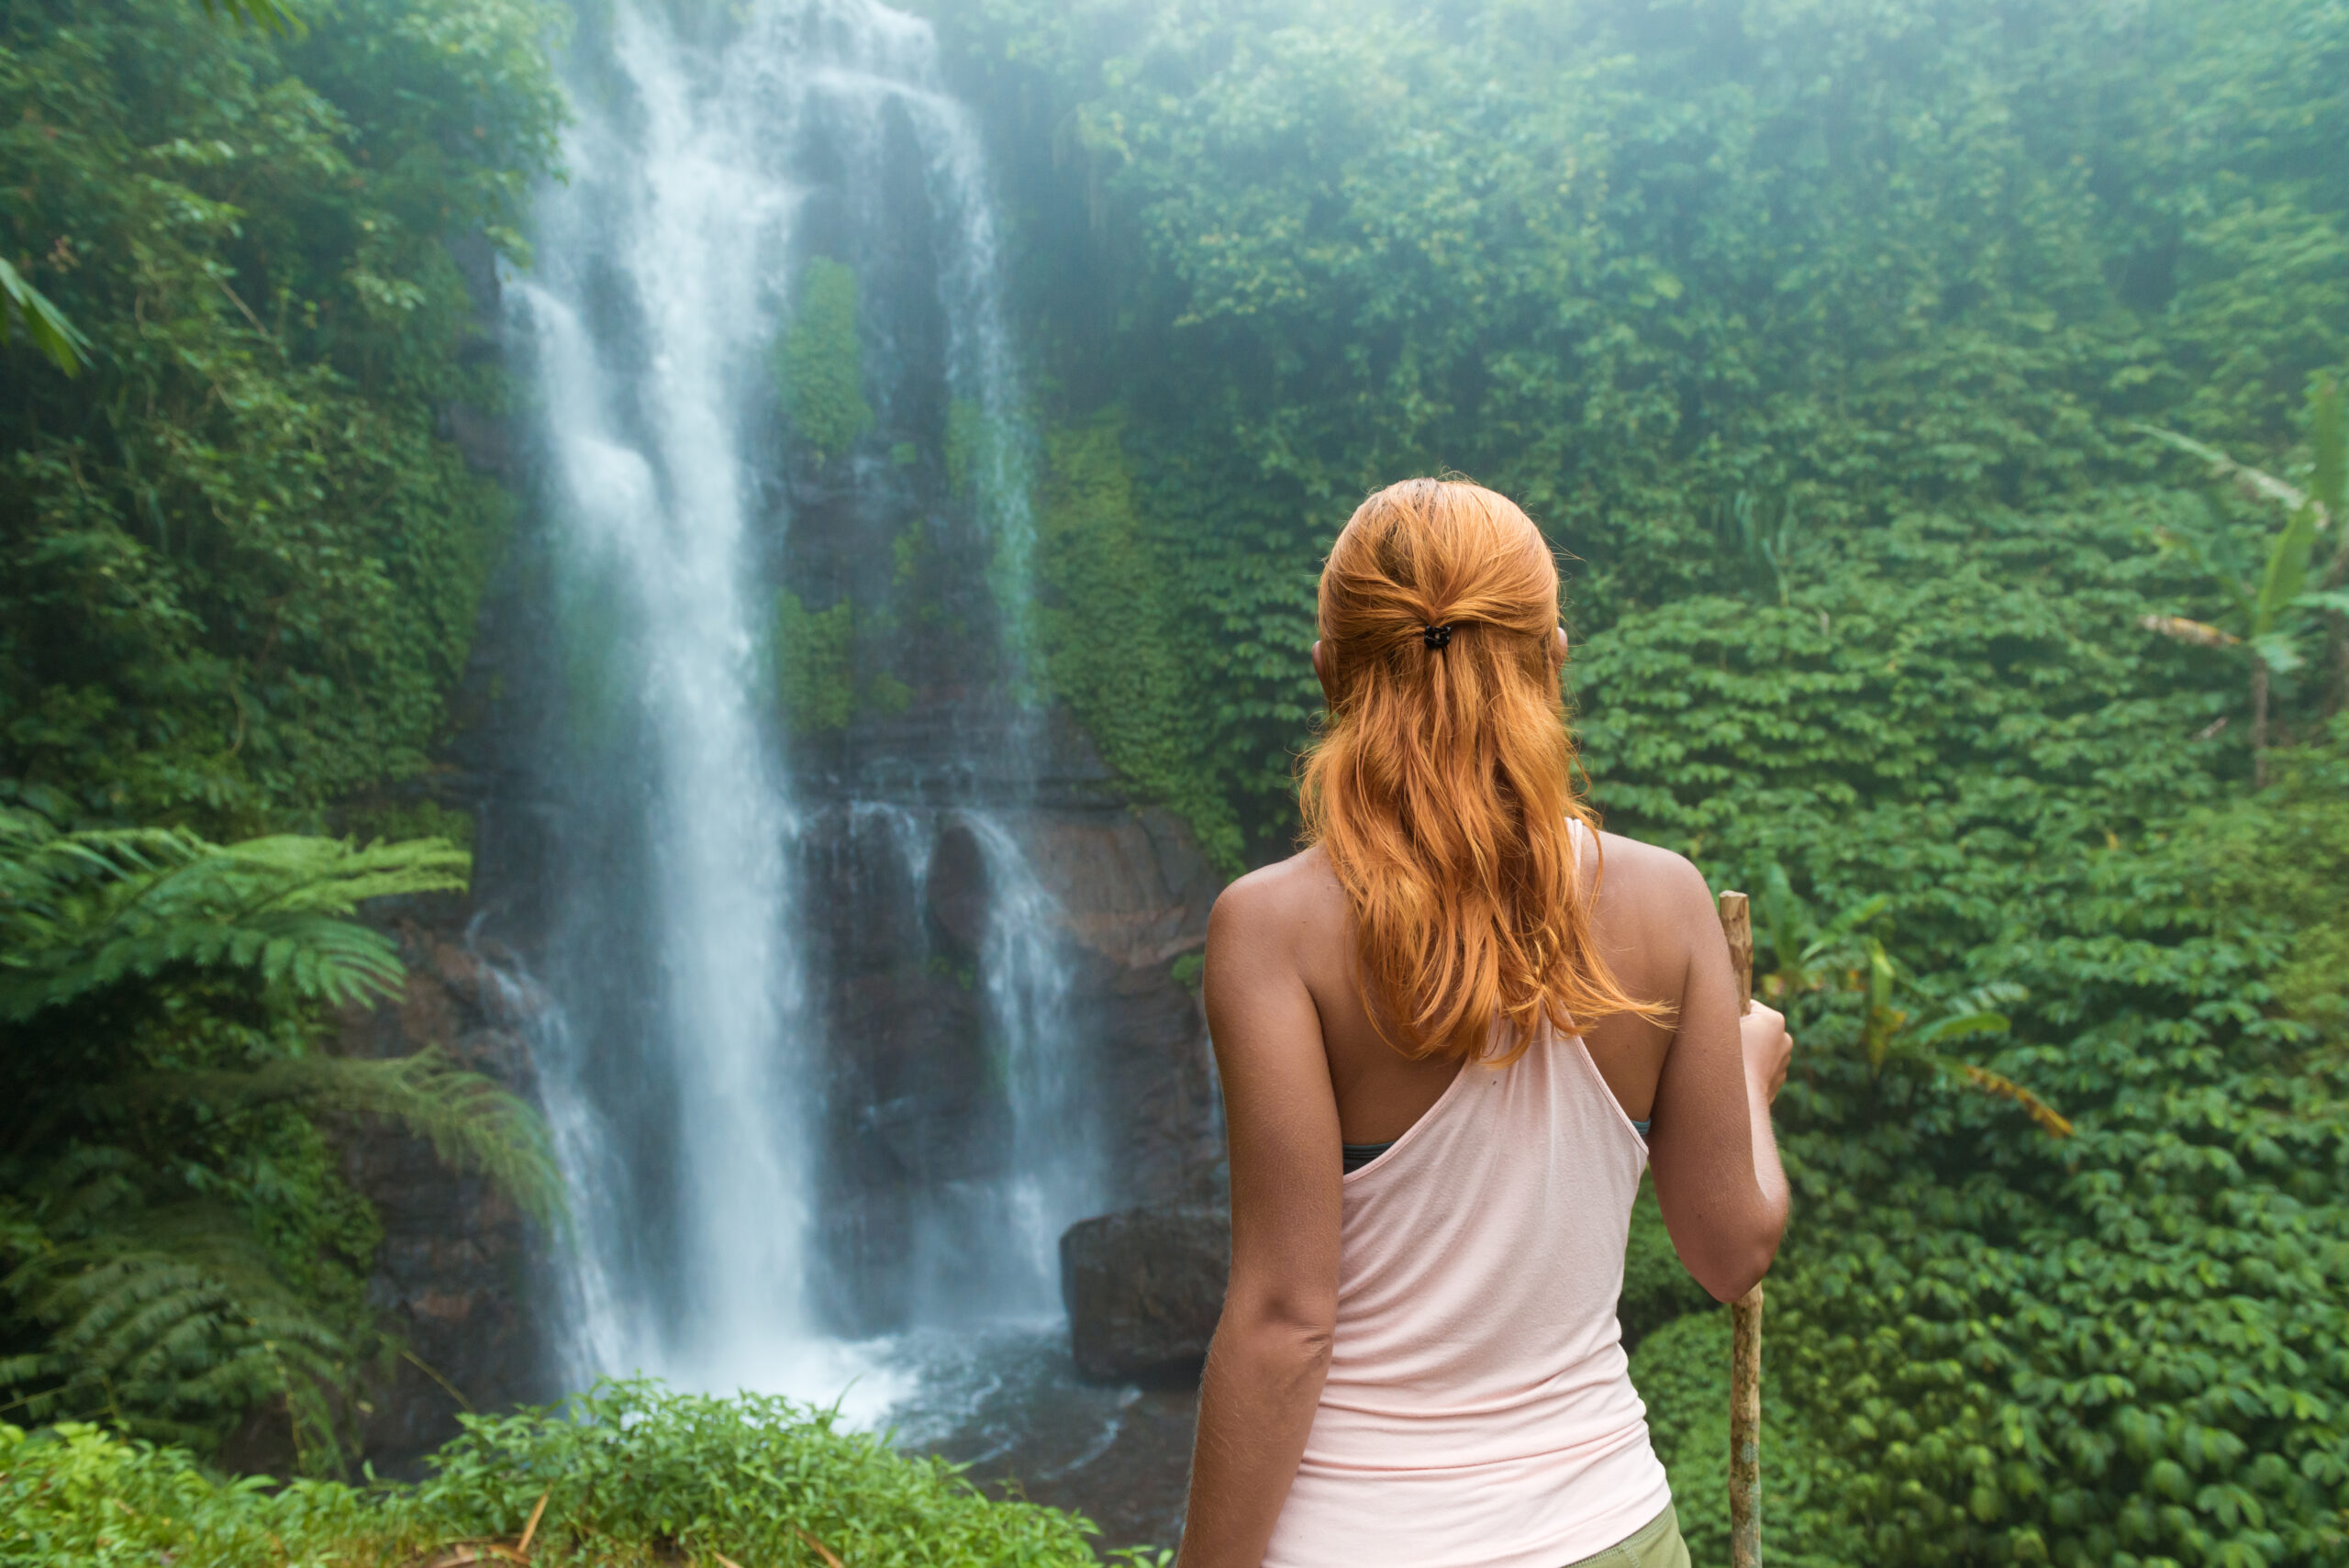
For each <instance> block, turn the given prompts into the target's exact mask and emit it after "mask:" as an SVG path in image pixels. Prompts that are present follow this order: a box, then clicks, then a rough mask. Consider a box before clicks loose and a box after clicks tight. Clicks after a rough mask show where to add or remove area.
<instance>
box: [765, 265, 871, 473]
mask: <svg viewBox="0 0 2349 1568" xmlns="http://www.w3.org/2000/svg"><path fill="white" fill-rule="evenodd" d="M856 290H857V284H856V273H855V272H854V270H853V269H852V268H850V267H849V266H847V265H846V264H845V263H843V262H840V261H831V260H829V259H828V258H825V257H820V256H819V257H817V258H815V259H814V260H812V261H809V262H808V263H807V272H806V273H805V275H804V276H803V277H802V278H801V279H800V283H799V301H798V305H797V308H796V310H795V311H794V312H793V314H792V318H791V324H790V326H788V327H787V328H785V329H784V334H783V340H782V341H781V342H780V343H779V344H777V345H776V348H775V380H776V384H777V386H778V387H779V388H780V389H781V391H782V395H783V411H784V417H785V418H787V419H789V420H790V421H791V425H792V428H793V429H795V430H796V431H797V432H798V435H799V439H801V440H803V441H806V442H807V444H808V445H809V446H811V447H813V448H815V449H816V451H817V452H818V455H820V456H823V457H827V458H832V457H838V456H840V454H841V453H842V452H844V451H846V450H848V449H849V448H850V447H852V446H853V445H854V444H855V443H856V439H857V438H858V437H859V436H862V435H863V434H864V433H865V431H867V430H869V429H871V428H873V407H872V405H870V404H868V403H866V402H865V401H864V353H863V349H862V347H861V346H860V345H859V343H858V341H857V336H856Z"/></svg>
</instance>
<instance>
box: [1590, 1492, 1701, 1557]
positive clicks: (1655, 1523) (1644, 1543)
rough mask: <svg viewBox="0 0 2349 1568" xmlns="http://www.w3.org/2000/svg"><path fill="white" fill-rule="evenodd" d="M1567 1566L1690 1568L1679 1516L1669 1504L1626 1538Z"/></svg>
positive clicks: (1686, 1545) (1686, 1544)
mask: <svg viewBox="0 0 2349 1568" xmlns="http://www.w3.org/2000/svg"><path fill="white" fill-rule="evenodd" d="M1565 1568H1688V1543H1687V1541H1684V1540H1681V1539H1680V1516H1679V1515H1678V1514H1675V1513H1674V1512H1673V1511H1672V1505H1671V1504H1669V1503H1666V1504H1665V1505H1664V1512H1662V1513H1660V1514H1658V1515H1656V1517H1655V1518H1652V1519H1650V1520H1649V1521H1648V1522H1647V1523H1645V1524H1643V1525H1642V1526H1641V1527H1640V1528H1639V1529H1636V1530H1633V1531H1632V1532H1631V1534H1630V1535H1629V1536H1627V1537H1625V1538H1624V1539H1623V1540H1619V1541H1617V1542H1616V1543H1615V1544H1614V1545H1612V1546H1610V1547H1609V1548H1608V1549H1607V1550H1606V1551H1599V1552H1594V1553H1592V1554H1591V1555H1590V1556H1588V1557H1586V1558H1584V1559H1583V1560H1582V1561H1580V1562H1569V1563H1567V1564H1565Z"/></svg>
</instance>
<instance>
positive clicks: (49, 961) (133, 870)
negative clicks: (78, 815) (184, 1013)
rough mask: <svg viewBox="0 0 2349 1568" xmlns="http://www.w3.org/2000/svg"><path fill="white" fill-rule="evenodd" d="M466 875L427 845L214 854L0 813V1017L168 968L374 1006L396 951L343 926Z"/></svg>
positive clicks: (444, 847) (199, 843)
mask: <svg viewBox="0 0 2349 1568" xmlns="http://www.w3.org/2000/svg"><path fill="white" fill-rule="evenodd" d="M470 864H471V862H470V859H469V857H468V856H467V855H466V854H465V852H464V851H462V850H459V849H457V848H456V847H455V846H453V845H451V844H450V843H449V842H448V841H446V840H440V839H425V840H414V841H411V842H406V843H397V844H383V843H375V844H369V845H367V846H365V847H363V848H362V847H360V846H357V845H354V844H351V843H348V842H345V841H342V840H334V839H315V838H304V837H297V836H292V835H280V836H277V837H273V838H265V839H253V840H247V841H245V842H243V843H239V844H231V845H227V846H220V845H213V844H207V843H206V842H204V841H203V840H200V839H197V838H195V837H194V836H193V835H190V834H185V833H181V832H177V831H173V830H168V829H155V828H139V829H126V830H119V831H106V832H82V833H71V834H61V833H58V832H57V831H55V830H54V829H53V828H49V827H48V825H47V824H46V823H44V822H42V821H41V820H40V819H39V818H38V817H32V816H30V815H28V814H27V813H24V812H17V811H0V1020H6V1021H8V1022H12V1023H22V1022H24V1021H25V1020H26V1019H28V1018H32V1017H34V1016H35V1015H37V1014H39V1013H41V1012H44V1011H47V1010H48V1009H50V1008H53V1007H60V1006H68V1005H70V1004H72V1003H74V1002H77V1001H80V1000H82V999H83V998H84V997H87V996H90V995H95V994H96V993H99V992H103V991H106V990H107V989H109V988H112V987H115V986H118V985H122V984H128V983H131V982H136V981H150V980H153V979H156V978H157V977H159V976H161V975H162V974H164V973H168V972H173V971H180V970H193V971H222V970H227V971H237V972H242V973H248V974H250V975H251V976H252V977H253V978H255V979H256V980H258V981H259V982H260V983H261V984H262V985H263V986H265V987H271V988H281V989H284V990H285V991H288V992H290V993H291V994H292V995H295V996H298V997H301V998H304V999H308V1000H316V1001H321V1002H325V1003H328V1004H329V1005H340V1004H342V1003H346V1002H359V1001H365V1000H368V999H371V998H377V997H382V996H385V995H390V994H392V992H393V991H394V990H395V989H396V987H397V986H398V984H399V981H400V977H401V975H402V973H403V971H402V969H401V966H400V963H399V957H398V951H397V949H396V948H395V945H394V944H393V942H392V941H391V940H390V939H389V938H387V937H385V936H384V935H383V933H381V932H379V931H373V930H370V929H367V928H365V927H362V926H359V925H355V924H353V923H351V921H349V920H348V919H345V918H343V917H345V916H348V915H350V914H351V912H352V911H353V910H355V909H356V908H357V907H358V906H360V905H361V904H362V903H364V902H366V901H367V900H369V899H373V898H385V897H392V896H395V895H408V894H418V893H432V892H444V891H450V890H454V889H461V888H462V887H463V886H464V885H465V879H466V874H467V870H468V868H469V866H470Z"/></svg>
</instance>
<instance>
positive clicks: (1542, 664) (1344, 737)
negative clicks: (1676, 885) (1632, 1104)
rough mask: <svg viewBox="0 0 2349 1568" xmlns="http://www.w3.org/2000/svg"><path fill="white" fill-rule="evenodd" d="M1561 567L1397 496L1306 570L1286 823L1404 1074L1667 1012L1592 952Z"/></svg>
mask: <svg viewBox="0 0 2349 1568" xmlns="http://www.w3.org/2000/svg"><path fill="white" fill-rule="evenodd" d="M1557 626H1558V566H1557V562H1556V561H1555V560H1553V558H1552V556H1551V553H1550V550H1549V547H1548V546H1547V545H1546V544H1545V543H1544V542H1543V540H1542V535H1541V532H1540V530H1538V529H1537V528H1534V526H1533V523H1532V520H1531V518H1529V517H1526V515H1525V514H1524V513H1523V512H1521V511H1520V510H1519V509H1518V507H1517V506H1516V505H1515V504H1514V503H1512V502H1510V501H1509V500H1508V498H1507V497H1505V496H1501V495H1496V494H1494V493H1493V492H1492V491H1490V490H1486V489H1485V488H1484V487H1483V486H1481V485H1477V484H1466V483H1464V482H1462V481H1457V480H1443V479H1407V480H1405V481H1403V482H1402V483H1401V484H1391V485H1388V486H1387V487H1386V489H1384V490H1381V491H1379V492H1378V493H1377V494H1376V495H1373V496H1371V497H1370V499H1369V500H1367V501H1364V503H1363V504H1362V506H1360V507H1359V508H1357V509H1356V510H1355V512H1354V515H1353V518H1352V519H1351V520H1350V521H1348V522H1347V524H1346V527H1345V530H1344V531H1343V532H1342V533H1341V534H1340V535H1339V536H1338V542H1337V543H1336V545H1335V546H1333V547H1332V548H1331V549H1330V559H1329V562H1328V563H1327V564H1326V565H1324V566H1323V567H1322V569H1321V595H1320V630H1321V657H1322V672H1323V677H1324V680H1325V682H1326V684H1327V685H1328V687H1329V694H1330V709H1329V717H1328V718H1327V720H1326V721H1325V723H1324V725H1323V728H1322V731H1321V734H1320V737H1319V740H1316V742H1315V743H1314V745H1313V748H1312V750H1311V751H1309V752H1308V754H1307V756H1306V758H1305V762H1304V767H1303V770H1302V773H1301V775H1300V778H1299V788H1298V802H1297V803H1298V806H1299V807H1300V808H1301V810H1302V812H1303V815H1304V819H1305V838H1306V841H1307V842H1308V843H1312V844H1319V846H1320V847H1321V848H1322V850H1323V851H1324V852H1325V853H1327V854H1328V855H1329V857H1330V864H1331V866H1333V867H1334V868H1335V869H1336V871H1337V873H1338V878H1339V880H1340V881H1341V883H1342V884H1344V886H1345V890H1346V896H1347V899H1348V902H1349V903H1350V904H1351V905H1352V906H1353V916H1354V922H1355V940H1356V944H1357V950H1358V951H1359V954H1360V958H1361V964H1362V978H1363V984H1364V992H1365V999H1366V1000H1367V1001H1368V1002H1369V1003H1370V1004H1371V1006H1370V1014H1371V1017H1372V1018H1374V1019H1375V1020H1377V1022H1378V1027H1379V1029H1380V1032H1381V1033H1382V1034H1385V1035H1386V1038H1387V1040H1388V1041H1389V1043H1391V1044H1393V1045H1394V1046H1396V1047H1397V1049H1398V1050H1400V1051H1403V1052H1404V1054H1406V1055H1408V1056H1413V1057H1430V1056H1455V1057H1458V1056H1471V1055H1475V1054H1477V1053H1479V1052H1481V1051H1485V1050H1486V1048H1487V1045H1488V1042H1489V1041H1491V1040H1492V1036H1493V1031H1494V1027H1495V1025H1497V1024H1498V1023H1501V1022H1504V1021H1506V1023H1507V1024H1508V1026H1509V1029H1510V1031H1511V1039H1510V1040H1509V1041H1508V1044H1507V1047H1506V1054H1505V1055H1502V1056H1498V1057H1496V1058H1494V1060H1497V1061H1513V1060H1515V1059H1516V1057H1517V1056H1519V1055H1520V1054H1521V1053H1522V1052H1523V1051H1525V1050H1526V1048H1527V1047H1528V1046H1529V1045H1531V1043H1532V1041H1533V1040H1534V1038H1535V1036H1536V1032H1537V1030H1538V1029H1539V1027H1540V1026H1541V1024H1542V1022H1543V1021H1544V1020H1545V1019H1546V1020H1548V1021H1549V1022H1551V1023H1553V1024H1554V1025H1557V1026H1558V1027H1560V1028H1575V1027H1577V1022H1576V1021H1577V1020H1579V1023H1580V1024H1582V1025H1586V1024H1588V1023H1590V1022H1593V1021H1595V1020H1596V1019H1598V1018H1603V1017H1606V1016H1608V1015H1609V1014H1614V1013H1623V1012H1635V1013H1640V1014H1642V1015H1646V1016H1651V1017H1652V1016H1654V1015H1656V1014H1657V1013H1659V1012H1661V1011H1662V1010H1663V1009H1661V1008H1659V1007H1658V1006H1655V1005H1654V1004H1651V1003H1643V1002H1641V1001H1638V1000H1636V999H1634V998H1632V997H1631V996H1630V995H1627V994H1625V992H1624V991H1623V989H1622V987H1621V986H1620V984H1617V982H1616V980H1615V977H1614V976H1613V975H1612V974H1611V973H1609V972H1608V969H1607V966H1606V964H1605V963H1604V962H1602V961H1601V960H1600V958H1599V956H1598V951H1597V949H1596V947H1595V946H1594V945H1593V943H1592V940H1591V927H1590V910H1591V903H1592V896H1591V895H1592V894H1593V892H1594V891H1595V886H1596V884H1595V880H1594V882H1593V884H1591V885H1587V886H1586V885H1585V884H1584V883H1583V880H1582V878H1581V877H1580V876H1579V875H1578V874H1577V869H1576V865H1575V833H1574V831H1573V829H1572V828H1570V827H1569V826H1568V824H1570V823H1579V824H1581V825H1582V826H1583V827H1584V828H1587V829H1590V830H1591V831H1592V832H1593V833H1594V835H1595V834H1596V831H1597V823H1596V821H1595V819H1594V818H1593V817H1592V814H1591V812H1590V810H1589V808H1588V807H1587V806H1585V805H1584V804H1583V802H1582V801H1581V800H1580V799H1579V798H1577V797H1576V795H1575V791H1574V787H1573V784H1572V779H1571V774H1572V771H1573V768H1574V761H1575V752H1574V742H1573V740H1571V739H1570V738H1569V736H1568V734H1567V732H1566V716H1565V705H1564V700H1563V698H1562V696H1561V694H1560V691H1559V674H1560V665H1559V659H1558V651H1557V650H1558V644H1557Z"/></svg>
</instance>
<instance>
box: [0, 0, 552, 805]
mask: <svg viewBox="0 0 2349 1568" xmlns="http://www.w3.org/2000/svg"><path fill="white" fill-rule="evenodd" d="M556 15H557V13H555V12H554V11H552V10H551V8H547V7H543V6H540V5H537V4H535V3H533V0H492V3H491V4H489V5H486V6H480V5H468V6H452V5H444V4H438V3H435V0H427V3H425V4H422V5H409V4H390V3H384V0H345V3H344V4H341V5H340V6H335V7H332V8H330V9H326V10H321V11H319V12H317V14H316V15H314V16H312V17H311V18H310V20H311V22H312V24H313V25H312V26H311V27H310V28H309V29H308V30H307V32H306V34H304V35H302V36H300V37H299V38H272V37H270V36H268V35H266V34H263V33H261V32H259V31H257V30H255V29H253V28H239V27H235V26H231V25H228V24H227V23H225V22H223V21H222V20H221V19H219V18H217V17H210V16H207V15H206V11H205V9H204V7H202V6H193V5H188V4H185V3H184V0H125V3H123V4H106V5H99V4H82V3H78V0H17V3H14V4H11V5H9V6H6V9H5V12H0V46H4V47H0V123H5V129H0V168H5V169H6V178H5V179H0V248H5V249H6V251H7V253H8V254H9V255H10V256H11V257H13V258H15V259H16V260H17V264H18V266H19V270H20V271H22V272H25V273H26V275H27V276H28V277H30V278H32V279H33V280H35V281H36V282H37V283H38V284H39V287H40V288H41V289H42V290H43V292H44V293H46V294H47V295H49V297H50V299H51V300H53V301H54V302H55V303H56V305H57V306H59V307H60V308H61V310H62V311H63V312H64V313H65V315H66V316H67V317H68V318H69V319H71V320H72V322H73V323H74V324H75V325H76V327H78V328H80V329H81V330H82V331H83V333H85V334H86V335H87V337H88V338H89V339H90V341H91V344H92V357H93V361H94V362H93V364H92V366H91V368H90V370H89V371H87V372H85V373H83V374H82V375H80V376H78V377H76V378H74V379H72V380H68V379H66V378H65V377H63V376H61V375H59V374H56V373H53V372H51V371H50V370H49V369H48V368H47V367H45V366H42V365H40V364H39V362H38V361H34V360H32V359H31V358H30V357H29V356H28V355H26V354H24V353H22V352H21V351H19V352H17V354H15V355H14V356H12V358H11V361H10V369H9V374H8V378H7V384H6V388H5V390H0V452H5V457H4V458H0V560H5V562H6V568H5V571H0V776H6V777H7V778H9V779H12V780H14V781H17V783H18V784H24V785H34V786H41V787H45V788H48V789H51V790H54V791H57V792H59V795H61V797H62V799H63V800H65V801H67V802H69V803H70V805H69V806H67V807H66V809H67V810H68V811H69V813H70V814H72V815H77V816H83V817H95V818H98V819H107V820H117V821H120V820H155V819H159V818H168V819H173V820H181V821H188V822H192V823H196V824H200V825H204V826H206V827H208V828H232V829H245V830H250V829H254V828H260V827H262V826H264V825H274V824H277V823H281V822H284V821H285V820H287V818H288V817H289V815H290V816H291V817H302V816H303V815H305V814H310V815H313V816H314V815H315V814H316V813H317V811H318V810H319V809H320V808H322V807H323V806H325V805H326V804H327V803H328V802H331V801H334V800H336V799H337V798H339V797H340V796H342V795H348V794H349V793H351V791H353V790H355V789H358V788H361V787H362V786H366V785H370V784H376V783H379V782H381V781H384V780H386V779H396V778H399V777H401V776H402V775H405V774H409V773H415V772H417V771H418V770H419V769H421V768H422V767H423V766H424V763H425V757H426V751H427V749H428V748H429V746H430V744H431V743H432V742H433V741H434V740H436V739H437V738H438V737H439V735H440V732H441V728H442V726H443V723H444V718H443V702H444V699H445V696H446V694H447V692H448V689H449V687H450V686H451V684H452V683H453V682H454V680H455V678H456V676H457V674H458V673H459V671H460V670H461V669H462V664H463V662H464V658H465V653H466V650H467V648H468V646H469V644H470V642H471V639H472V636H473V618H474V610H475V606H476V605H477V603H478V601H479V597H480V594H481V587H482V582H483V578H484V573H485V572H486V570H487V566H488V561H489V554H490V551H491V550H492V549H493V548H494V546H495V541H496V539H498V537H499V534H500V532H501V530H502V529H504V528H505V527H506V526H507V520H508V515H509V509H510V501H509V499H508V496H507V493H506V492H505V490H504V489H502V488H501V487H500V486H499V485H497V484H495V483H494V482H493V481H492V480H490V479H488V478H485V477H483V476H481V475H478V474H475V473H471V472H469V471H468V470H467V468H466V465H465V463H464V462H463V461H462V458H461V457H460V455H459V452H458V450H457V448H456V447H455V445H453V444H452V443H451V441H449V440H446V439H441V438H440V434H439V430H440V423H441V421H442V420H444V419H445V418H447V417H451V410H452V408H453V409H457V410H460V411H462V410H465V409H473V410H490V411H494V410H495V409H496V408H498V407H499V406H501V398H502V393H501V391H500V388H499V384H498V381H497V375H496V371H495V363H494V361H495V346H494V344H493V343H491V342H490V341H489V340H487V339H484V338H483V337H481V335H480V334H479V333H478V331H477V329H476V326H475V314H476V309H477V305H478V302H477V301H476V300H475V299H474V298H473V296H472V293H471V291H469V288H468V284H467V280H466V277H465V276H464V269H463V268H462V267H461V265H460V262H459V259H458V258H459V257H460V256H461V255H462V256H463V257H465V258H466V260H467V264H468V265H470V266H471V267H472V268H473V271H474V272H475V274H476V276H475V280H474V284H475V286H476V287H479V286H481V285H482V284H485V283H486V281H487V269H488V267H489V265H490V260H491V251H492V249H493V248H496V249H503V250H507V252H508V253H518V251H519V250H520V248H521V242H520V240H519V239H518V238H517V237H516V236H515V235H514V233H513V232H512V228H511V226H512V225H513V224H514V223H515V222H516V221H518V205H519V203H520V201H521V198H522V196H523V195H524V193H525V191H526V189H527V184H528V182H529V179H530V178H531V177H532V176H533V175H534V174H535V172H537V171H539V170H540V169H541V168H543V167H544V166H545V164H546V161H547V160H548V159H549V158H550V157H551V152H552V148H553V140H552V139H553V134H554V129H555V126H556V122H557V118H558V116H559V112H560V105H559V101H558V99H557V96H556V94H555V91H554V88H553V85H552V79H551V73H550V72H549V70H548V65H547V60H546V55H545V47H546V44H547V42H548V41H549V35H550V33H551V30H552V28H553V26H554V22H555V17H556Z"/></svg>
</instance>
